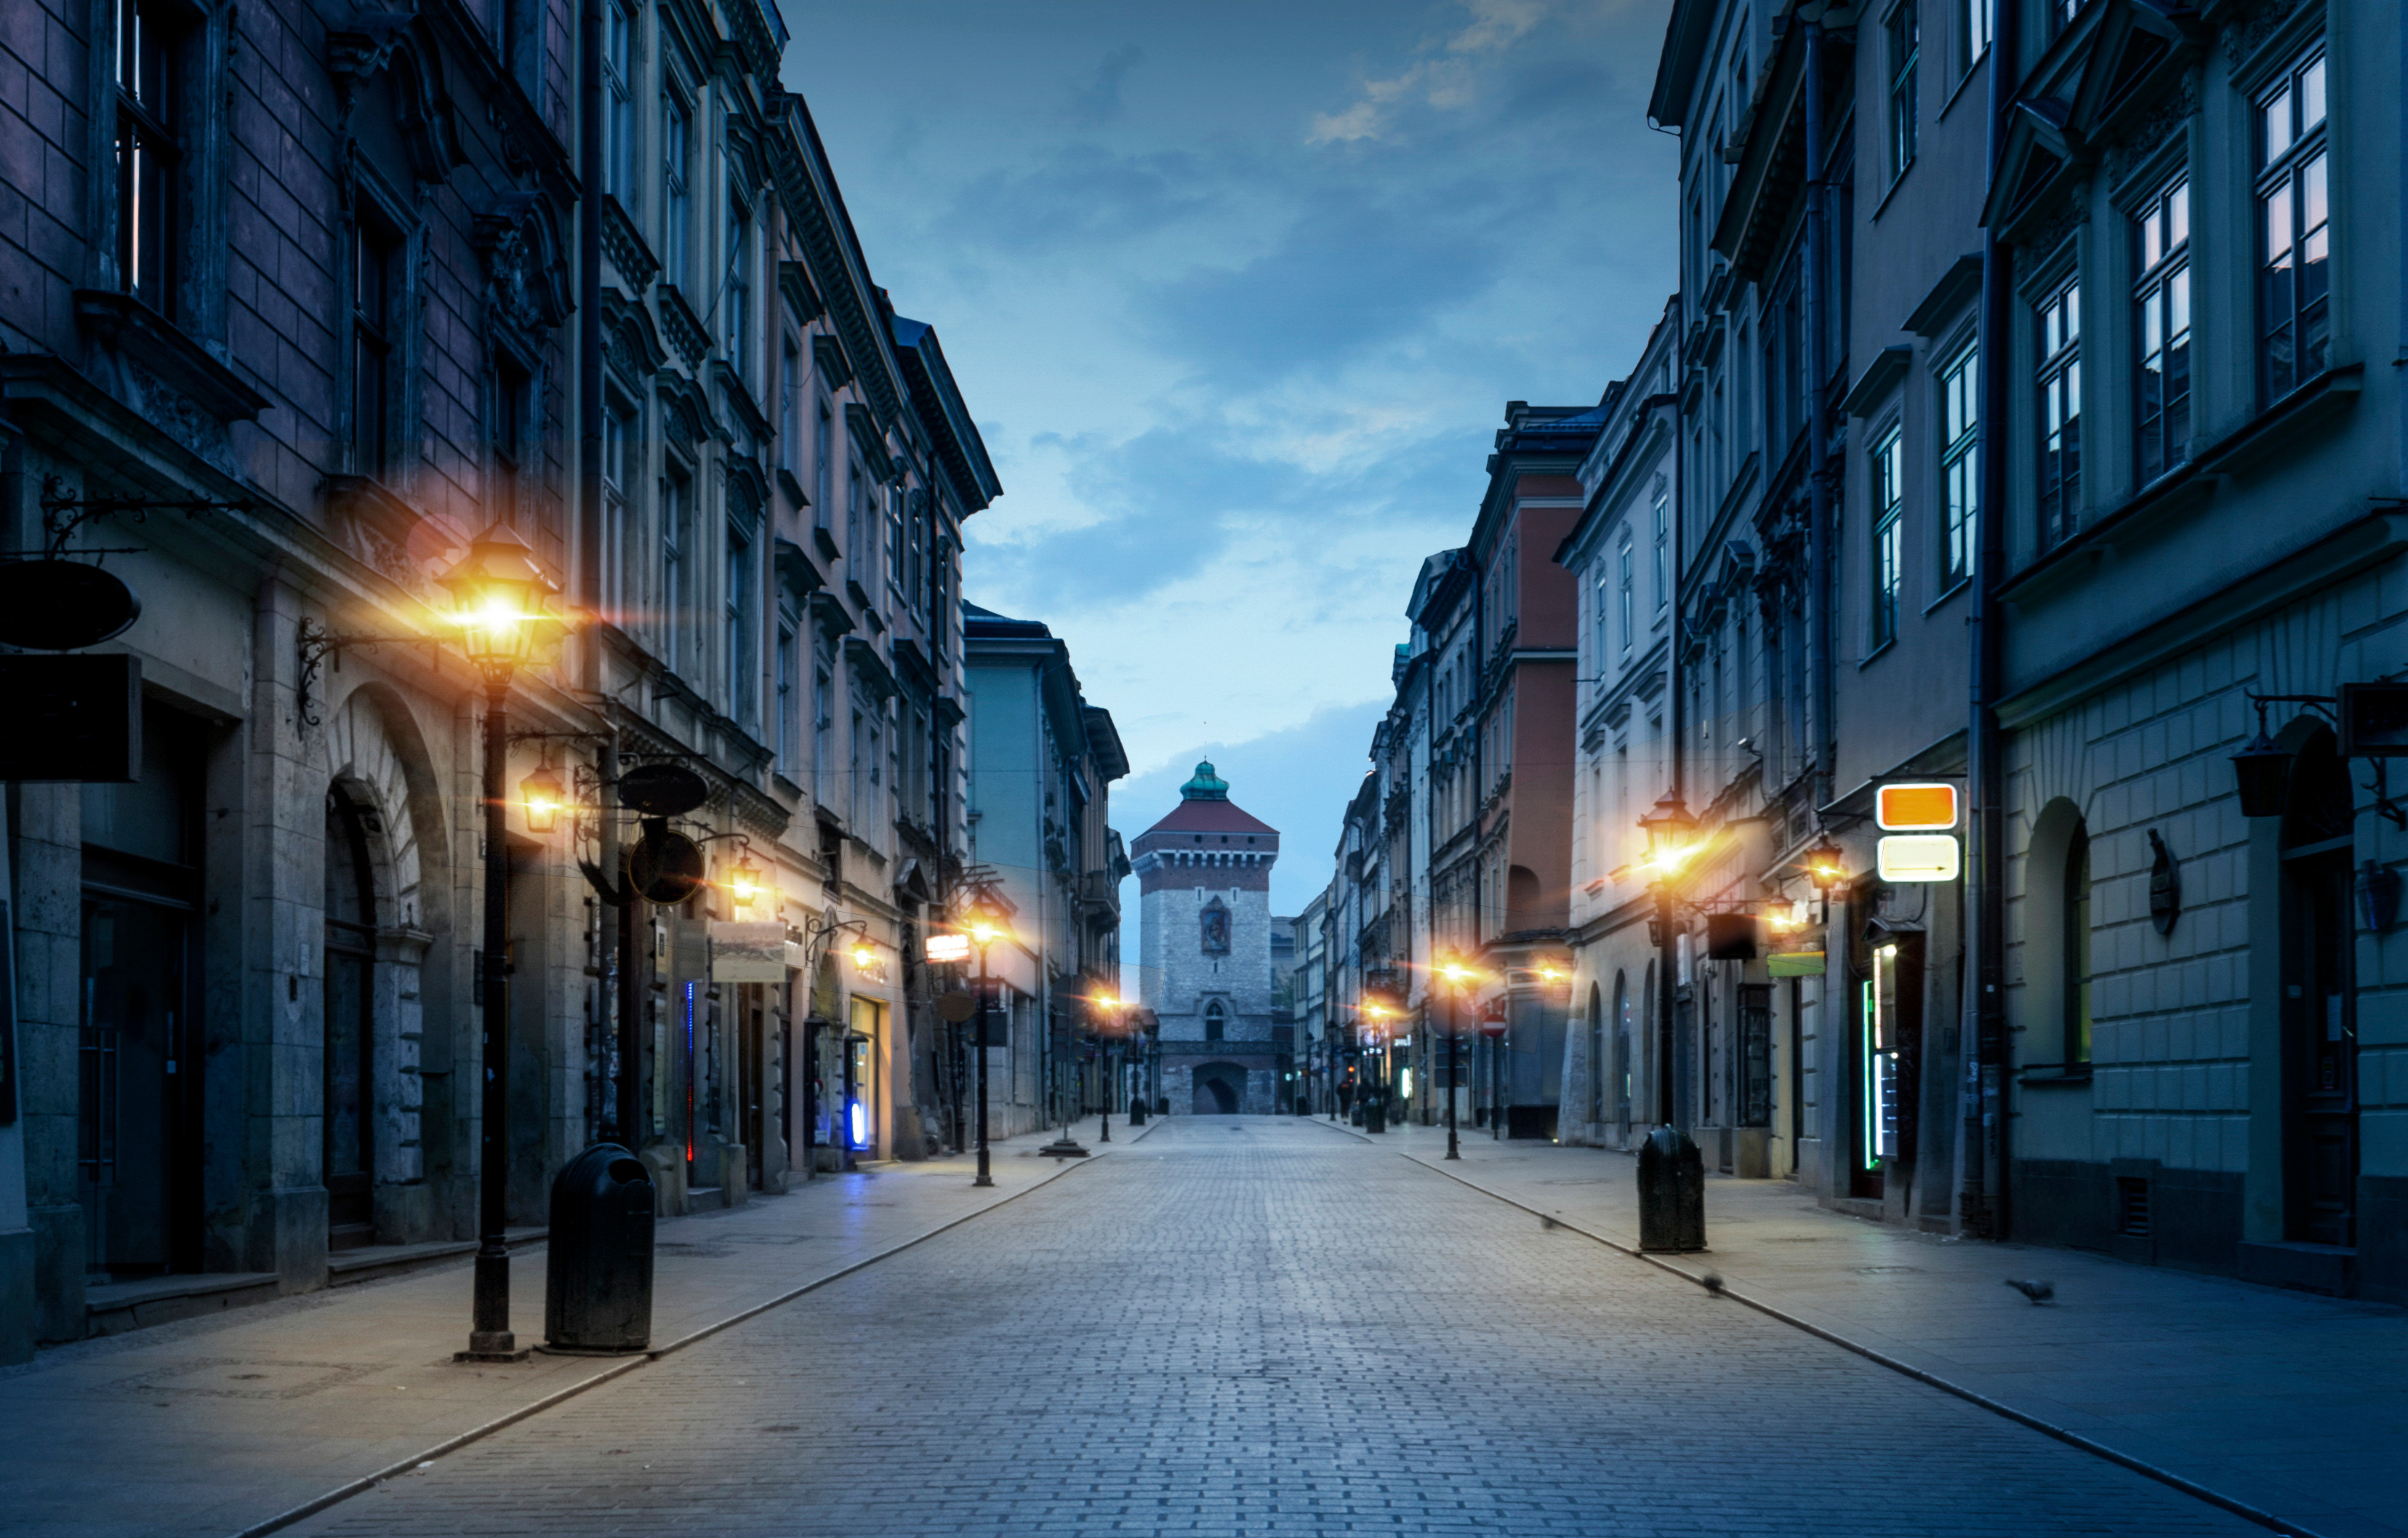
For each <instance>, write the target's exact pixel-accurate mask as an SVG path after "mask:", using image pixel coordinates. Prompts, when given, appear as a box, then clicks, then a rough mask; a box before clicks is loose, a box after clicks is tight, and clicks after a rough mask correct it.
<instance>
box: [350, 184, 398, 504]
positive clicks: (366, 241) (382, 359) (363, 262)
mask: <svg viewBox="0 0 2408 1538" xmlns="http://www.w3.org/2000/svg"><path fill="white" fill-rule="evenodd" d="M400 252H401V242H400V240H399V239H398V238H396V237H395V236H394V232H393V231H392V230H391V229H390V228H388V227H386V226H385V225H384V224H383V223H381V222H380V220H379V219H378V218H377V216H376V214H375V213H374V212H373V211H372V210H371V209H370V208H366V207H365V206H364V207H362V208H361V209H360V215H359V218H358V220H357V221H356V222H355V223H353V224H352V226H351V469H352V472H353V473H354V474H358V475H366V476H373V477H376V478H377V479H379V480H383V479H385V478H387V477H389V476H391V474H392V473H393V441H394V399H395V397H396V396H397V395H399V394H400V389H399V384H400V381H399V379H398V377H397V376H398V375H399V373H400V364H399V360H398V358H397V356H396V355H395V351H394V343H395V341H396V340H397V331H398V327H397V326H396V325H395V321H396V319H397V317H396V315H395V314H394V309H395V307H396V305H397V304H398V302H399V300H400V297H401V295H400V279H401V270H400V269H401V262H400Z"/></svg>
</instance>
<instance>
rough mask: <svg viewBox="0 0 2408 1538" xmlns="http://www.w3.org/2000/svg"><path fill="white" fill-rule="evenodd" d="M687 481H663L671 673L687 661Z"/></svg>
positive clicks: (665, 641)
mask: <svg viewBox="0 0 2408 1538" xmlns="http://www.w3.org/2000/svg"><path fill="white" fill-rule="evenodd" d="M687 492H688V484H687V482H684V481H682V480H681V479H680V478H678V477H677V476H673V475H672V476H668V477H667V478H665V479H664V480H663V481H662V482H661V612H660V618H659V623H660V638H661V662H662V664H663V665H664V666H665V667H667V668H668V670H669V671H671V672H676V671H678V670H679V669H680V668H681V667H682V666H683V664H684V662H685V657H684V654H683V653H684V644H683V639H682V638H683V635H684V631H685V584H686V571H685V524H686V496H687Z"/></svg>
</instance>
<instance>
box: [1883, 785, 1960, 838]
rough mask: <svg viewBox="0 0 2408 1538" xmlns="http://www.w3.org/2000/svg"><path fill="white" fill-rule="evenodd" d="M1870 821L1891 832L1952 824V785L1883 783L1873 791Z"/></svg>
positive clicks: (1954, 802) (1954, 820) (1954, 803)
mask: <svg viewBox="0 0 2408 1538" xmlns="http://www.w3.org/2000/svg"><path fill="white" fill-rule="evenodd" d="M1873 821H1874V822H1876V823H1878V824H1879V825H1880V826H1882V828H1883V830H1884V831H1885V832H1892V833H1902V832H1915V831H1923V830H1931V829H1937V828H1950V827H1955V826H1957V787H1956V786H1955V785H1884V786H1882V787H1881V788H1880V789H1879V790H1877V791H1876V792H1874V807H1873Z"/></svg>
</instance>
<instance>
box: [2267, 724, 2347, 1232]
mask: <svg viewBox="0 0 2408 1538" xmlns="http://www.w3.org/2000/svg"><path fill="white" fill-rule="evenodd" d="M2353 824H2354V806H2353V798H2352V795H2351V789H2350V783H2349V771H2348V766H2347V765H2346V763H2345V762H2344V761H2343V759H2341V758H2340V757H2338V756H2336V755H2335V754H2334V751H2333V740H2332V736H2331V734H2330V733H2329V732H2322V731H2320V732H2318V733H2317V734H2316V735H2315V736H2314V737H2312V738H2310V739H2309V740H2308V742H2307V744H2306V746H2304V747H2303V748H2301V749H2300V755H2299V759H2298V762H2297V763H2296V764H2295V765H2294V766H2293V767H2292V770H2291V793H2290V801H2289V804H2288V805H2287V806H2286V808H2285V810H2284V813H2283V886H2282V891H2283V998H2282V1010H2283V1226H2284V1230H2285V1237H2286V1238H2287V1239H2290V1240H2293V1241H2295V1242H2297V1243H2309V1244H2334V1245H2348V1244H2354V1243H2357V1242H2358V1239H2357V1228H2358V1224H2357V1206H2358V1202H2357V1196H2358V1018H2357V1008H2356V999H2355V997H2354V989H2353V988H2352V986H2351V979H2350V942H2351V939H2352V937H2353V936H2354V935H2355V934H2356V932H2357V927H2358V926H2357V919H2356V917H2355V915H2354V914H2353V913H2351V905H2350V888H2351V870H2350V861H2351V856H2352V855H2353V853H2354V850H2355V841H2354V840H2353V838H2352V831H2353Z"/></svg>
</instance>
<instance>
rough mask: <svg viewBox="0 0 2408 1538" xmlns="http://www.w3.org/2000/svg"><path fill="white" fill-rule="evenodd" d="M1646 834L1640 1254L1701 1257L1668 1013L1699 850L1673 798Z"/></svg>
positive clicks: (1699, 1189) (1694, 1155) (1694, 1176)
mask: <svg viewBox="0 0 2408 1538" xmlns="http://www.w3.org/2000/svg"><path fill="white" fill-rule="evenodd" d="M1639 826H1640V827H1641V829H1643V830H1644V831H1645V832H1646V834H1647V858H1646V865H1647V867H1648V869H1650V870H1653V871H1654V872H1655V888H1656V916H1655V918H1653V919H1652V920H1650V921H1649V923H1648V926H1647V927H1648V930H1649V932H1650V938H1651V939H1653V940H1654V941H1656V1112H1657V1116H1658V1122H1659V1125H1658V1126H1657V1127H1656V1130H1655V1131H1653V1132H1651V1133H1649V1134H1648V1135H1647V1142H1646V1143H1644V1144H1643V1145H1642V1146H1641V1148H1640V1151H1639V1247H1640V1248H1641V1249H1642V1250H1701V1249H1703V1248H1705V1247H1706V1206H1705V1195H1706V1193H1705V1179H1706V1177H1705V1162H1704V1160H1703V1159H1702V1158H1701V1157H1699V1153H1698V1145H1697V1143H1696V1142H1695V1141H1694V1140H1692V1139H1691V1138H1690V1136H1689V1134H1688V1132H1687V1131H1686V1130H1685V1129H1684V1128H1681V1127H1680V1126H1678V1125H1677V1124H1676V1116H1675V1114H1674V1107H1673V1100H1674V1091H1675V1089H1676V1087H1677V1086H1676V1082H1675V1079H1674V1075H1673V1071H1672V1048H1673V1033H1674V1028H1673V1023H1672V1016H1673V1012H1674V1010H1675V1008H1676V1007H1677V1005H1678V1004H1679V1002H1680V984H1679V980H1678V977H1677V974H1676V971H1675V969H1676V966H1677V964H1678V957H1677V955H1676V943H1677V941H1678V939H1679V928H1680V925H1679V917H1678V906H1677V905H1678V901H1679V889H1678V886H1679V881H1680V873H1681V868H1682V867H1683V866H1684V865H1686V864H1687V863H1688V861H1689V859H1690V857H1691V856H1692V855H1695V854H1696V852H1697V849H1696V845H1695V843H1694V842H1693V841H1692V840H1693V836H1694V835H1695V834H1696V832H1697V828H1698V824H1697V819H1695V818H1693V817H1691V816H1690V815H1689V809H1688V807H1687V805H1686V804H1685V803H1684V802H1683V801H1682V799H1681V798H1680V797H1679V796H1678V795H1677V794H1667V795H1666V796H1665V797H1664V798H1663V799H1662V800H1660V801H1657V802H1656V810H1655V811H1654V812H1650V813H1648V814H1647V815H1646V816H1644V817H1641V818H1640V819H1639Z"/></svg>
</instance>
